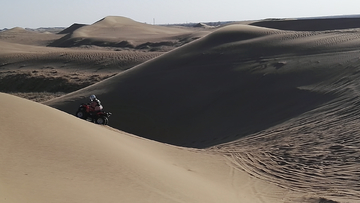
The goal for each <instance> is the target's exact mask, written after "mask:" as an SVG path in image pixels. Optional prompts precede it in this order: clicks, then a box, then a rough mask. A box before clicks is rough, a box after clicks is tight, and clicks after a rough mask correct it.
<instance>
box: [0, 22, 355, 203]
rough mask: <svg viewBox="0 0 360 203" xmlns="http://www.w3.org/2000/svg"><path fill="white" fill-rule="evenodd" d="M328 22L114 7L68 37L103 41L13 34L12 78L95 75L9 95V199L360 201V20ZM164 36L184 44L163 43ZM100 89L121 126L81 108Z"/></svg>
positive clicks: (4, 55)
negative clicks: (39, 94) (128, 14)
mask: <svg viewBox="0 0 360 203" xmlns="http://www.w3.org/2000/svg"><path fill="white" fill-rule="evenodd" d="M319 22H323V21H318V20H314V21H296V22H294V24H286V23H285V24H282V23H281V22H279V24H277V25H276V26H277V27H274V28H277V29H274V28H272V25H271V23H270V24H268V25H271V26H267V23H269V22H260V23H259V24H252V25H247V24H248V23H239V24H233V25H229V26H224V27H222V28H219V29H211V30H209V29H207V30H204V29H203V28H201V29H203V31H200V32H199V29H200V28H197V29H195V28H194V29H195V30H189V29H185V30H183V29H180V30H179V29H178V28H171V30H169V29H168V28H162V27H161V28H160V27H159V26H152V25H146V24H143V23H138V22H134V21H132V20H130V19H127V18H122V17H107V18H104V19H102V20H100V21H99V22H96V23H94V24H93V25H89V26H79V27H80V28H74V27H73V28H71V29H70V32H69V34H68V35H66V37H64V38H62V39H61V40H59V41H56V42H57V43H60V42H61V43H63V42H64V43H65V44H66V43H68V42H71V40H75V39H80V40H81V41H82V43H83V42H91V43H93V42H95V41H96V42H99V43H100V42H101V43H100V45H102V46H94V45H93V44H91V45H89V44H86V43H85V44H82V45H85V46H82V45H80V46H79V44H78V45H76V44H71V43H70V45H71V46H77V47H75V48H74V47H73V48H56V47H44V46H43V45H41V43H42V42H41V43H40V41H38V40H32V41H31V39H30V38H29V39H27V40H30V41H29V42H27V43H21V44H19V43H15V42H13V41H11V40H2V41H0V43H1V45H4V46H3V47H5V48H6V49H5V50H3V49H2V50H0V62H1V63H0V64H2V65H1V67H0V68H1V70H2V72H1V74H2V75H3V76H6V74H11V73H13V74H14V75H20V74H22V73H25V72H26V71H28V72H27V73H28V74H30V75H29V78H33V77H35V78H36V77H40V76H45V75H48V77H53V78H54V79H53V80H55V81H56V77H55V76H57V75H58V76H59V77H60V78H67V79H69V81H70V82H69V81H68V83H64V84H70V85H68V87H72V86H76V85H79V84H82V82H84V81H86V79H85V78H87V77H90V76H93V77H94V78H93V79H90V80H92V83H91V84H90V83H89V84H85V83H84V84H83V85H84V86H86V87H85V88H81V87H80V86H78V87H77V88H81V89H79V90H77V91H74V89H71V90H68V92H69V94H64V95H63V96H61V97H58V98H55V99H52V100H49V101H46V102H43V104H46V105H47V106H45V105H43V104H39V103H35V102H31V101H27V100H24V99H20V98H17V97H14V96H9V95H6V94H0V97H1V98H0V101H1V103H2V104H3V105H4V106H6V107H7V108H3V109H1V110H0V112H1V114H2V115H8V116H3V117H1V118H0V119H1V120H0V121H1V122H0V123H1V124H0V125H1V126H0V136H1V139H2V140H3V141H2V142H1V143H0V150H1V152H0V154H1V155H0V165H1V166H4V167H1V168H0V194H1V195H0V196H1V197H3V199H2V200H5V198H6V200H7V201H8V202H24V201H25V200H24V199H26V200H27V201H28V202H67V201H69V199H70V201H72V202H89V201H90V202H91V201H94V202H99V201H101V202H115V201H116V202H118V201H125V202H309V203H310V202H311V203H334V202H351V203H353V202H359V201H360V192H359V191H360V188H359V186H358V177H359V171H358V168H359V167H360V165H359V164H360V162H359V159H358V157H359V150H358V149H359V147H360V146H359V143H360V142H358V141H357V138H358V136H357V135H358V134H359V128H358V127H357V126H358V120H359V116H358V115H359V111H358V104H359V91H358V90H359V87H360V85H359V84H358V78H359V76H360V75H359V73H360V71H359V67H360V66H359V65H358V63H359V56H360V55H359V54H360V53H359V49H358V47H359V45H360V40H359V39H360V38H359V36H360V34H359V33H360V32H359V29H358V28H357V27H356V26H355V27H354V25H356V22H357V19H354V20H353V21H351V22H350V21H349V19H345V21H341V20H333V21H326V25H325V24H324V25H323V27H321V28H316V27H315V26H317V25H318V23H319ZM342 22H343V23H344V24H341V23H342ZM262 23H264V24H262ZM254 25H258V26H254ZM343 25H347V26H343ZM294 26H295V27H294ZM296 26H297V27H296ZM16 30H17V31H16ZM111 30H113V32H112V31H111ZM120 30H121V31H122V30H124V32H120ZM175 30H176V31H175ZM299 30H304V31H299ZM15 31H16V32H22V31H23V30H21V29H15ZM114 33H117V36H119V37H118V38H112V35H113V34H114ZM130 33H137V35H136V36H135V35H134V36H133V37H134V38H131V37H129V34H130ZM155 33H156V34H155ZM0 34H1V33H0ZM152 34H154V35H152ZM34 36H38V35H34ZM77 37H79V38H77ZM161 37H162V38H164V39H166V40H170V41H171V40H175V41H176V40H177V42H176V43H175V44H172V45H171V46H172V48H171V50H172V51H169V52H167V53H164V52H166V50H165V49H163V50H160V51H161V52H149V50H150V49H152V48H153V47H152V48H151V46H150V45H151V43H160V42H159V41H158V39H160V38H161ZM197 37H201V38H200V39H198V40H196V41H192V40H194V39H195V38H197ZM179 39H180V40H179ZM68 40H70V41H68ZM126 40H128V41H126ZM131 40H133V41H131ZM182 40H185V41H182ZM187 40H188V41H187ZM124 41H125V42H127V43H128V44H127V45H129V44H130V45H131V44H132V45H134V46H130V47H125V48H124V47H120V48H119V47H118V48H119V50H118V51H115V50H114V47H111V46H109V47H106V46H103V45H104V44H106V43H109V42H110V43H124V44H122V45H121V46H123V45H126V43H125V42H124ZM190 41H192V42H191V43H187V42H190ZM143 42H144V43H145V44H146V43H148V42H149V43H150V44H147V45H145V46H148V45H149V47H150V48H149V47H148V48H147V49H142V48H140V47H137V44H139V45H141V43H143ZM183 42H184V43H183ZM185 42H186V43H185ZM80 44H81V43H80ZM184 44H186V45H184ZM178 45H181V47H179V48H176V49H174V48H175V47H177V46H178ZM22 64H25V66H22ZM16 71H25V72H16ZM34 71H35V72H34ZM36 71H38V72H36ZM55 71H56V72H55ZM70 73H71V74H72V73H77V75H70ZM115 74H116V75H115ZM94 75H97V76H96V77H95V76H94ZM110 76H112V77H110ZM4 78H5V77H3V78H2V80H1V81H4V80H3V79H4ZM45 78H46V77H45ZM8 81H10V80H8ZM97 81H99V82H98V83H96V82H97ZM71 82H72V83H71ZM38 83H39V82H38V81H36V80H32V81H28V83H26V85H25V86H34V85H35V84H38ZM59 83H60V84H61V81H60V82H54V83H51V82H49V81H46V82H45V83H44V84H45V86H47V87H46V88H50V87H51V86H53V85H54V87H56V84H59ZM1 85H4V84H1V83H0V87H1ZM20 87H21V86H19V87H16V88H15V89H19V88H20ZM65 87H66V86H65ZM7 88H11V86H8V87H7ZM41 88H43V86H41ZM35 89H40V87H36V88H35ZM60 89H61V88H60ZM63 89H65V88H63ZM46 91H50V90H48V89H47V90H46ZM29 92H30V93H31V92H32V91H29ZM90 94H96V95H97V96H98V97H99V98H100V99H101V101H102V103H103V104H104V106H105V110H106V111H111V112H112V113H113V115H112V116H111V117H110V127H109V126H98V125H94V124H92V123H89V122H86V121H82V120H80V119H77V118H75V117H74V116H73V114H74V113H75V111H76V109H77V107H78V105H79V104H80V103H82V102H87V101H88V96H89V95H90ZM49 106H50V107H54V108H57V109H59V110H61V111H64V112H67V113H68V114H66V113H64V112H61V111H58V110H55V109H53V108H50V107H49ZM35 116H39V117H35ZM35 118H36V119H35ZM15 121H16V122H15ZM44 123H46V125H44ZM64 126H66V128H64ZM15 129H16V130H15ZM116 129H118V130H116ZM119 130H123V131H126V132H127V133H125V132H122V131H119ZM129 133H130V134H129ZM137 136H140V137H143V138H140V137H137ZM165 143H166V144H165ZM169 144H172V145H169ZM173 145H177V146H173ZM186 147H193V148H203V149H193V148H186ZM10 169H11V170H10ZM2 191H3V192H2ZM1 192H2V193H1ZM17 194H24V195H22V196H19V195H17Z"/></svg>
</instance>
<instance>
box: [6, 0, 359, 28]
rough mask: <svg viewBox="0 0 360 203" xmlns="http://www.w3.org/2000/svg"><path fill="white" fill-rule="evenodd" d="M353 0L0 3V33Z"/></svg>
mask: <svg viewBox="0 0 360 203" xmlns="http://www.w3.org/2000/svg"><path fill="white" fill-rule="evenodd" d="M359 7H360V1H356V0H341V1H340V0H221V1H215V0H0V29H4V28H8V29H10V28H14V27H22V28H39V27H69V26H71V25H72V24H74V23H80V24H93V23H95V22H96V21H98V20H101V19H102V18H104V17H106V16H123V17H127V18H131V19H133V20H135V21H138V22H143V23H148V24H153V23H154V22H155V24H176V23H199V22H218V21H243V20H261V19H266V18H299V17H319V16H334V15H354V14H360V11H359V9H358V8H359Z"/></svg>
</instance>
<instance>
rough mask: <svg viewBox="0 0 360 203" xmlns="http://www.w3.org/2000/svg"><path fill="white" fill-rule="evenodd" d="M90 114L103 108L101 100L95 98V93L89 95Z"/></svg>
mask: <svg viewBox="0 0 360 203" xmlns="http://www.w3.org/2000/svg"><path fill="white" fill-rule="evenodd" d="M89 105H90V112H89V113H90V115H95V114H96V113H97V112H99V111H102V110H103V106H102V105H101V102H100V100H99V99H97V98H96V96H95V95H91V96H90V103H89Z"/></svg>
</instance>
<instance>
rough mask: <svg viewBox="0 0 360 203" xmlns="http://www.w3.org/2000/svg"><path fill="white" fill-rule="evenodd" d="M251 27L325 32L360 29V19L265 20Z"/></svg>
mask: <svg viewBox="0 0 360 203" xmlns="http://www.w3.org/2000/svg"><path fill="white" fill-rule="evenodd" d="M250 25H254V26H259V27H266V28H274V29H280V30H294V31H324V30H336V29H351V28H360V18H328V19H298V20H263V21H258V22H255V23H252V24H250Z"/></svg>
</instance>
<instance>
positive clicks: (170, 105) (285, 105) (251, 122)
mask: <svg viewBox="0 0 360 203" xmlns="http://www.w3.org/2000/svg"><path fill="white" fill-rule="evenodd" d="M359 36H360V35H359V32H358V30H343V31H333V32H329V31H325V32H296V31H282V30H276V29H269V28H261V27H255V26H249V25H231V26H226V27H224V28H222V29H219V30H217V31H215V32H213V33H211V34H209V35H207V36H206V37H203V38H201V39H200V40H197V41H195V42H193V43H191V44H188V45H185V46H183V47H181V48H178V49H176V50H174V51H171V52H170V53H167V54H164V55H162V56H160V57H158V58H156V59H154V60H151V61H148V62H146V63H143V64H141V65H139V66H137V67H135V68H133V69H131V70H129V71H126V72H123V73H121V74H119V75H117V76H115V77H112V78H110V79H107V80H105V81H102V82H100V83H97V84H95V85H92V86H90V87H87V88H85V89H82V90H80V91H77V92H74V93H71V94H69V95H66V96H64V97H61V98H58V99H55V100H52V101H49V102H47V103H46V104H47V105H50V106H53V107H55V108H58V109H60V110H63V111H66V112H68V113H70V114H74V113H75V111H76V108H77V105H78V104H80V103H82V102H87V101H88V96H89V95H91V94H96V95H97V96H98V98H99V99H100V100H101V101H102V102H103V104H104V106H105V110H106V111H111V112H112V113H113V116H112V117H111V118H110V126H112V127H115V128H118V129H122V130H124V131H127V132H131V133H134V134H136V135H140V136H143V137H147V138H150V139H153V140H158V141H161V142H166V143H171V144H176V145H182V146H192V147H206V146H212V145H214V144H218V143H223V142H227V141H231V140H236V139H239V138H240V137H242V136H245V135H249V134H251V133H255V132H259V131H261V130H264V129H267V128H269V127H271V126H274V125H276V124H279V123H282V122H284V121H286V120H289V119H291V118H294V117H296V116H298V115H301V114H303V113H305V112H307V111H309V110H311V109H314V108H317V107H318V106H319V105H322V104H323V103H325V102H328V101H330V100H332V99H334V98H336V97H337V96H338V95H337V92H336V91H333V90H332V89H331V85H332V83H333V82H334V81H336V80H338V79H339V78H340V77H342V76H344V74H345V75H346V74H351V72H352V71H353V70H349V69H347V70H349V72H347V71H345V72H344V68H346V67H347V66H346V63H348V62H349V61H354V60H355V61H356V58H357V57H358V54H357V52H356V50H357V47H358V46H359V45H360V38H359ZM339 64H340V65H339ZM341 64H345V65H341Z"/></svg>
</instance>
